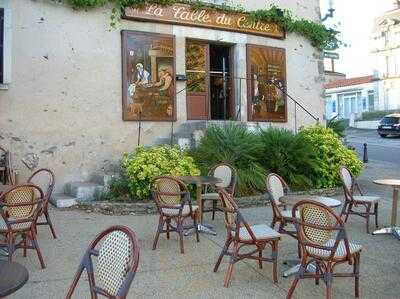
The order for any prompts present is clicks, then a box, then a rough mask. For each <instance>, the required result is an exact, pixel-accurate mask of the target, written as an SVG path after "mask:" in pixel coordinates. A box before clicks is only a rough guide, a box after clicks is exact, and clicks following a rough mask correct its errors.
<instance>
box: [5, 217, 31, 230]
mask: <svg viewBox="0 0 400 299" xmlns="http://www.w3.org/2000/svg"><path fill="white" fill-rule="evenodd" d="M8 220H9V221H14V220H18V219H13V218H8ZM31 225H32V222H22V223H15V224H11V229H12V230H14V231H18V230H27V229H30V227H31ZM6 231H7V225H6V223H5V222H4V219H3V218H0V232H6Z"/></svg>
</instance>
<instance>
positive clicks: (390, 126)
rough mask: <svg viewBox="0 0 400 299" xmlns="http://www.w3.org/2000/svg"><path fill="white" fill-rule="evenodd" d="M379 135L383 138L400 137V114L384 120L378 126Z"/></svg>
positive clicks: (391, 115) (386, 117) (390, 115)
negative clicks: (389, 136)
mask: <svg viewBox="0 0 400 299" xmlns="http://www.w3.org/2000/svg"><path fill="white" fill-rule="evenodd" d="M378 134H379V136H381V137H386V136H388V135H395V136H400V113H394V114H389V115H386V116H385V117H384V118H382V119H381V121H380V122H379V125H378Z"/></svg>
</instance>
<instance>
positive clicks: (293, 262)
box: [282, 260, 317, 278]
mask: <svg viewBox="0 0 400 299" xmlns="http://www.w3.org/2000/svg"><path fill="white" fill-rule="evenodd" d="M284 264H285V265H289V266H292V267H290V268H289V269H287V270H286V271H284V272H283V274H282V276H283V277H285V278H287V277H289V276H292V275H294V274H297V273H298V272H299V269H300V261H299V260H289V261H285V262H284ZM316 269H317V268H316V267H315V265H314V264H313V263H310V264H308V266H307V272H315V271H316Z"/></svg>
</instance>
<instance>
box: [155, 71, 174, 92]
mask: <svg viewBox="0 0 400 299" xmlns="http://www.w3.org/2000/svg"><path fill="white" fill-rule="evenodd" d="M159 78H160V79H159V81H158V82H157V83H155V84H154V85H153V86H155V87H159V95H160V96H172V95H173V94H172V91H173V90H172V88H171V87H172V81H173V79H172V76H171V74H170V72H169V71H168V68H166V67H162V68H161V69H160V72H159Z"/></svg>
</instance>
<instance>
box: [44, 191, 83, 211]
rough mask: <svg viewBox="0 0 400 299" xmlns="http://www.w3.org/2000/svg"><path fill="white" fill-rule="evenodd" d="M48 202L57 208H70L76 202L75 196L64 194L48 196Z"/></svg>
mask: <svg viewBox="0 0 400 299" xmlns="http://www.w3.org/2000/svg"><path fill="white" fill-rule="evenodd" d="M50 203H51V204H52V205H53V206H55V207H57V208H70V207H72V206H75V205H77V204H78V202H77V199H76V198H75V197H73V196H68V195H65V194H54V195H53V196H52V197H51V198H50Z"/></svg>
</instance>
